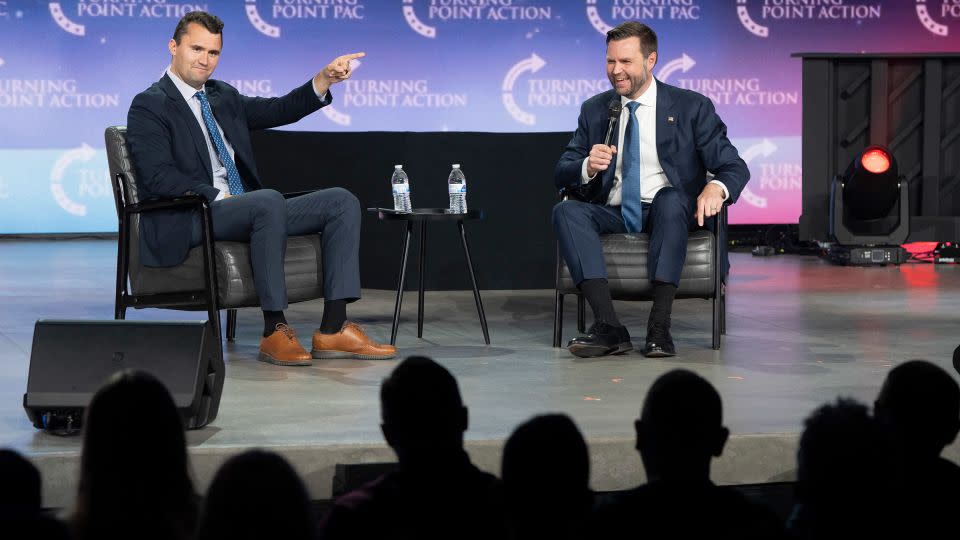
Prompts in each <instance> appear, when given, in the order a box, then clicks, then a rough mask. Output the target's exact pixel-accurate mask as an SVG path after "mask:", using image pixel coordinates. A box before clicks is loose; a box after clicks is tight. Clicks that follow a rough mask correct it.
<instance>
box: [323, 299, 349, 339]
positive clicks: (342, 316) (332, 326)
mask: <svg viewBox="0 0 960 540" xmlns="http://www.w3.org/2000/svg"><path fill="white" fill-rule="evenodd" d="M345 322H347V301H346V300H326V301H324V303H323V319H322V320H321V321H320V333H321V334H336V333H337V332H339V331H340V329H341V328H343V323H345Z"/></svg>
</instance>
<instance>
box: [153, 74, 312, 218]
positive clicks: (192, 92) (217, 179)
mask: <svg viewBox="0 0 960 540" xmlns="http://www.w3.org/2000/svg"><path fill="white" fill-rule="evenodd" d="M167 75H169V76H170V80H172V81H173V84H174V85H175V86H176V87H177V90H179V91H180V94H181V95H183V99H184V100H186V102H187V105H188V106H189V107H190V110H191V111H192V112H193V116H195V117H196V118H197V123H199V124H200V131H201V132H202V133H203V138H204V140H205V141H207V152H208V153H209V154H210V167H211V170H212V171H213V187H215V188H217V189H219V190H220V193H218V194H217V198H216V199H215V200H217V201H219V200H220V199H223V198H224V197H226V196H227V194H229V193H230V186H229V185H228V184H227V168H226V167H225V166H224V165H223V163H221V161H220V157H219V156H218V155H217V149H216V147H214V146H213V141H212V140H210V134H209V133H207V123H206V122H204V121H203V111H202V110H201V108H200V98H198V97H197V96H196V94H197V92H198V90H197V89H196V88H194V87H192V86H190V85H189V84H187V83H185V82H184V81H183V79H181V78H180V77H178V76H177V74H176V73H174V72H173V70H172V69H171V68H170V67H167ZM313 92H314V93H315V94H317V97H318V98H321V99H326V97H327V94H326V93H324V94H323V96H321V95H320V92H317V85H316V82H314V84H313ZM213 123H214V124H216V126H217V131H219V132H220V138H221V139H223V144H224V146H226V147H227V152H228V153H229V154H230V159H232V160H233V163H234V164H236V163H237V158H236V156H235V154H234V151H233V146H232V145H231V144H230V141H229V140H227V137H226V136H225V135H224V134H223V128H222V127H220V123H219V122H217V120H216V118H214V120H213Z"/></svg>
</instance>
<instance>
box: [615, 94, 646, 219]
mask: <svg viewBox="0 0 960 540" xmlns="http://www.w3.org/2000/svg"><path fill="white" fill-rule="evenodd" d="M639 106H640V104H639V103H637V102H636V101H631V102H630V103H627V108H628V109H630V116H629V118H627V129H626V131H625V132H624V134H623V148H621V149H620V150H621V151H622V152H623V164H622V165H623V167H622V168H623V170H622V173H623V178H621V179H620V180H621V186H620V193H621V202H620V213H621V214H622V215H623V222H624V224H625V225H626V226H627V232H640V230H641V229H643V206H642V205H641V204H640V126H639V125H638V124H639V122H637V118H636V113H637V107H639Z"/></svg>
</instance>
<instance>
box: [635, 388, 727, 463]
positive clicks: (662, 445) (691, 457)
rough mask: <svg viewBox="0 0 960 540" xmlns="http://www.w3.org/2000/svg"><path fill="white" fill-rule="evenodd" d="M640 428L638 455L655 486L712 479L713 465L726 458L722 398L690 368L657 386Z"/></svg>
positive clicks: (637, 423) (638, 422)
mask: <svg viewBox="0 0 960 540" xmlns="http://www.w3.org/2000/svg"><path fill="white" fill-rule="evenodd" d="M635 427H636V430H637V450H639V451H640V457H641V458H642V459H643V466H644V469H645V470H646V472H647V477H648V478H649V479H650V480H651V481H655V480H672V479H690V480H707V479H709V477H710V461H711V459H712V458H714V457H718V456H720V454H721V453H723V447H724V445H725V444H726V442H727V438H728V437H729V435H730V432H729V430H728V429H727V428H725V427H724V426H723V406H722V404H721V402H720V394H718V393H717V390H716V389H715V388H714V387H713V385H711V384H710V383H709V382H708V381H707V380H706V379H704V378H703V377H701V376H699V375H697V374H696V373H693V372H692V371H687V370H684V369H675V370H673V371H670V372H667V373H665V374H663V375H661V376H660V377H659V378H658V379H657V380H656V381H654V383H653V386H651V387H650V391H649V392H648V393H647V398H646V400H644V402H643V410H642V411H641V413H640V418H639V419H638V420H637V421H636V423H635Z"/></svg>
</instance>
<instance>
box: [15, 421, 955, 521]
mask: <svg viewBox="0 0 960 540" xmlns="http://www.w3.org/2000/svg"><path fill="white" fill-rule="evenodd" d="M798 440H799V437H798V435H797V434H790V433H784V434H770V435H734V436H731V437H730V440H729V441H728V442H727V447H726V449H725V450H724V453H723V456H722V457H720V458H719V459H717V460H715V461H714V463H713V467H712V472H711V476H712V478H713V480H714V481H715V482H716V483H718V484H756V483H763V482H785V481H793V480H796V452H797V442H798ZM589 446H590V460H591V481H590V483H591V487H592V488H593V489H594V490H597V491H617V490H622V489H628V488H631V487H633V486H636V485H637V484H640V483H641V482H644V481H645V479H646V477H645V475H644V472H643V466H642V464H641V463H640V457H639V455H638V454H637V452H636V450H634V448H633V440H632V439H629V440H628V439H614V438H597V439H590V440H589ZM251 448H252V447H251ZM259 448H266V449H268V450H271V451H274V452H277V453H279V454H281V455H283V456H284V457H285V458H287V459H288V460H289V461H290V463H291V464H292V465H293V466H294V468H295V469H296V470H297V471H298V472H299V473H300V476H301V478H303V480H304V482H305V483H306V484H307V489H308V490H309V492H310V497H311V498H312V499H315V500H318V499H329V498H330V497H331V495H332V493H331V488H332V484H333V474H334V468H335V467H336V465H337V464H338V463H382V462H387V461H394V460H395V459H396V457H395V456H394V454H393V452H392V451H391V450H390V449H389V448H388V447H387V446H385V445H373V444H370V445H363V444H358V445H329V446H282V447H271V446H261V447H259ZM246 449H247V448H218V449H199V450H197V449H194V450H192V451H191V452H190V458H191V464H192V467H193V474H194V479H195V484H196V488H197V489H198V490H199V491H200V492H201V493H203V492H205V491H206V489H207V486H208V485H209V484H210V481H211V480H212V478H213V475H214V474H215V473H216V471H217V469H218V468H219V467H220V465H221V464H222V463H223V462H224V461H225V460H226V459H227V458H229V457H230V456H233V455H235V454H238V453H240V452H242V451H244V450H246ZM467 450H468V452H469V453H470V457H471V459H472V460H473V462H474V463H475V464H476V465H477V466H478V467H480V468H481V469H483V470H486V471H490V472H494V473H499V471H500V459H501V455H502V451H503V441H467ZM944 455H945V456H946V457H948V458H949V459H951V460H953V461H955V462H960V445H958V444H956V443H954V444H953V445H952V446H950V447H948V448H947V450H946V452H945V454H944ZM30 459H31V460H32V461H33V462H34V464H36V465H37V467H38V468H39V469H40V472H41V475H42V476H43V504H44V506H46V507H53V508H64V509H68V508H70V506H71V505H72V504H73V498H74V496H75V495H76V489H77V475H78V472H79V463H80V459H79V454H54V455H50V454H43V455H35V456H32V457H31V458H30ZM144 466H147V465H146V464H145V465H144ZM890 472H891V471H881V473H884V474H890Z"/></svg>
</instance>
